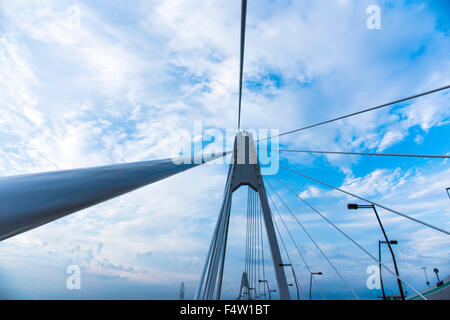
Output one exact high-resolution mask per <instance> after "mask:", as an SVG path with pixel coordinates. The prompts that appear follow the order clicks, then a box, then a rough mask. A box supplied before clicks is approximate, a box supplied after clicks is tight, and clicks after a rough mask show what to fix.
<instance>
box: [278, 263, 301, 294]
mask: <svg viewBox="0 0 450 320" xmlns="http://www.w3.org/2000/svg"><path fill="white" fill-rule="evenodd" d="M280 267H291V270H292V275H293V276H294V282H295V287H296V288H297V300H300V290H299V289H298V281H297V277H296V276H295V271H294V267H293V266H292V264H283V263H280Z"/></svg>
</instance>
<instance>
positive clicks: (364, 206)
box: [347, 203, 405, 300]
mask: <svg viewBox="0 0 450 320" xmlns="http://www.w3.org/2000/svg"><path fill="white" fill-rule="evenodd" d="M368 208H372V209H373V212H375V216H376V217H377V220H378V223H379V224H380V228H381V231H382V232H383V235H384V239H386V243H387V245H388V247H389V251H390V252H391V256H392V261H393V262H394V267H395V274H396V275H397V283H398V289H399V291H400V296H401V297H402V300H405V294H404V293H403V286H402V282H401V281H400V275H399V272H398V268H397V262H396V261H395V255H394V251H393V250H392V247H391V242H390V241H389V239H388V237H387V234H386V231H384V227H383V224H382V223H381V220H380V217H379V216H378V212H377V209H376V208H375V206H374V205H373V204H355V203H349V204H348V205H347V209H349V210H357V209H368ZM380 264H381V263H380Z"/></svg>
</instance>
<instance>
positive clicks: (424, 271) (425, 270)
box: [422, 267, 430, 286]
mask: <svg viewBox="0 0 450 320" xmlns="http://www.w3.org/2000/svg"><path fill="white" fill-rule="evenodd" d="M422 269H423V273H425V280H426V281H427V286H429V285H430V281H428V276H427V267H422Z"/></svg>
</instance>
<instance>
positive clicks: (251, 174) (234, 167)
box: [195, 132, 291, 300]
mask: <svg viewBox="0 0 450 320" xmlns="http://www.w3.org/2000/svg"><path fill="white" fill-rule="evenodd" d="M243 185H246V186H248V187H250V188H252V189H253V190H254V191H256V192H258V195H259V200H260V203H261V208H262V212H263V217H264V224H265V227H266V231H267V238H268V240H269V246H270V251H271V254H272V261H273V266H274V270H275V276H276V280H277V285H278V291H279V294H280V299H282V300H290V299H291V296H290V293H289V288H288V285H287V282H286V274H285V272H284V268H283V267H282V266H281V265H282V264H283V261H282V260H281V254H280V249H279V246H278V240H277V237H276V234H275V229H274V226H273V221H272V214H271V211H270V206H269V203H268V201H267V194H266V190H265V188H264V180H263V178H262V176H261V169H260V167H259V164H258V160H257V155H256V149H255V144H254V141H253V137H252V136H251V134H245V135H244V134H242V133H241V132H239V133H238V134H237V136H236V139H235V143H234V152H233V157H232V163H231V165H230V169H229V171H228V178H227V183H226V186H225V192H224V200H223V203H222V207H221V210H220V213H219V217H218V220H217V224H216V228H215V231H214V234H213V238H212V240H211V245H210V248H209V251H208V255H207V259H206V262H205V265H204V268H203V272H202V276H201V278H200V283H199V286H198V289H197V292H196V294H195V299H200V300H209V299H220V296H221V290H222V278H223V268H224V263H225V254H226V243H227V237H228V226H229V221H230V211H231V202H232V201H231V200H232V196H233V192H234V191H236V190H237V189H239V188H240V187H241V186H243ZM216 286H217V290H216ZM214 292H215V293H216V295H215V298H214Z"/></svg>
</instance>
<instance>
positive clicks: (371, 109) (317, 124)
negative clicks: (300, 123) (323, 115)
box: [258, 85, 450, 142]
mask: <svg viewBox="0 0 450 320" xmlns="http://www.w3.org/2000/svg"><path fill="white" fill-rule="evenodd" d="M448 88H450V86H448V85H447V86H444V87H441V88H437V89H434V90H430V91H426V92H423V93H419V94H416V95H413V96H410V97H407V98H403V99H399V100H395V101H392V102H388V103H385V104H382V105H379V106H376V107H372V108H368V109H364V110H361V111H357V112H353V113H350V114H347V115H344V116H340V117H337V118H334V119H330V120H327V121H322V122H319V123H316V124H313V125H309V126H306V127H303V128H299V129H295V130H291V131H287V132H283V133H280V134H278V135H274V136H270V137H268V138H264V139H260V140H258V142H259V141H264V140H269V139H272V138H276V137H281V136H284V135H287V134H291V133H294V132H299V131H302V130H306V129H310V128H314V127H317V126H321V125H323V124H327V123H330V122H334V121H338V120H342V119H345V118H349V117H352V116H356V115H359V114H362V113H365V112H369V111H373V110H377V109H381V108H384V107H388V106H391V105H394V104H397V103H400V102H405V101H408V100H411V99H415V98H419V97H422V96H426V95H428V94H432V93H435V92H439V91H443V90H447V89H448Z"/></svg>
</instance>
